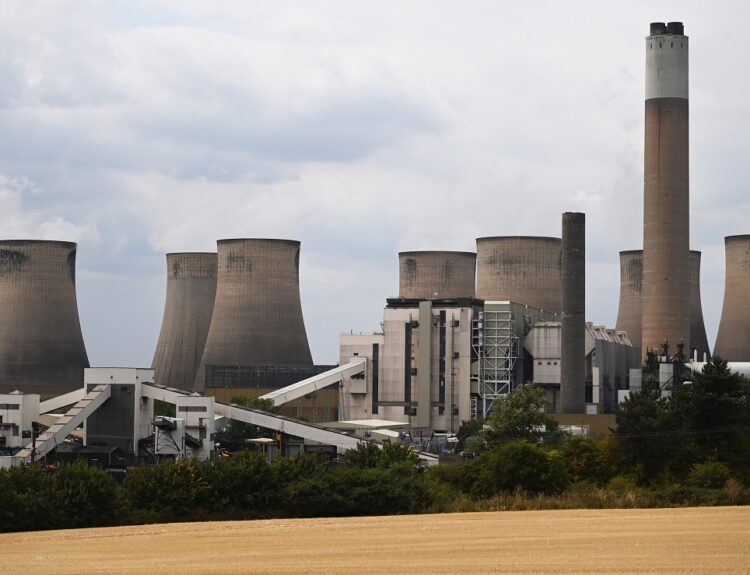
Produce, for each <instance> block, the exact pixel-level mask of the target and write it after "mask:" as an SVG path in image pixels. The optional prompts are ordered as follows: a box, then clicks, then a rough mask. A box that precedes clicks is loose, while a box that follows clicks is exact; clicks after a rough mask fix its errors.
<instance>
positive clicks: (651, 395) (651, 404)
mask: <svg viewBox="0 0 750 575" xmlns="http://www.w3.org/2000/svg"><path fill="white" fill-rule="evenodd" d="M616 421H617V429H616V431H615V436H616V438H617V455H618V465H619V467H620V469H621V471H623V472H624V473H634V474H635V475H636V477H637V478H638V480H639V481H640V482H641V483H646V482H648V481H651V480H654V479H656V477H658V476H659V475H660V474H661V473H662V472H663V471H664V470H665V468H666V466H667V464H668V463H669V460H670V457H671V454H672V452H673V451H674V450H675V443H676V441H677V435H676V433H675V431H676V429H675V427H676V426H675V421H674V418H673V417H672V414H671V412H670V403H669V400H668V399H666V398H663V397H662V396H661V391H660V390H659V388H658V387H657V386H653V385H647V384H645V383H644V386H643V388H642V389H641V390H640V391H635V392H631V393H630V395H629V397H628V398H627V399H625V401H623V402H622V404H620V407H619V409H618V410H617V413H616Z"/></svg>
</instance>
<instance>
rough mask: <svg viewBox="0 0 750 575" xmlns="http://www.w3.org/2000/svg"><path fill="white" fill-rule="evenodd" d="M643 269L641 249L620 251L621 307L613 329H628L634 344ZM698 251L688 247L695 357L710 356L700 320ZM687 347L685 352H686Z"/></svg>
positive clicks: (638, 333)
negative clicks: (696, 353)
mask: <svg viewBox="0 0 750 575" xmlns="http://www.w3.org/2000/svg"><path fill="white" fill-rule="evenodd" d="M642 271H643V251H642V250H630V251H625V252H620V309H619V311H618V313H617V326H616V329H618V330H623V331H626V332H627V333H628V337H629V339H630V341H631V343H633V345H636V346H637V345H638V344H639V342H640V341H641V321H642V320H641V277H642ZM700 276H701V252H699V251H695V250H691V251H690V286H689V292H690V293H689V299H690V304H689V314H690V353H691V354H692V350H693V349H696V350H697V351H698V358H699V359H700V360H702V358H703V354H704V353H705V354H707V355H709V356H710V350H709V348H708V338H707V337H706V328H705V325H704V323H703V308H702V306H701V285H700ZM687 351H688V350H687V348H686V352H687Z"/></svg>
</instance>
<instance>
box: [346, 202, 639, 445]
mask: <svg viewBox="0 0 750 575" xmlns="http://www.w3.org/2000/svg"><path fill="white" fill-rule="evenodd" d="M563 224H564V240H563V241H562V242H560V240H557V239H556V238H522V237H513V238H509V239H508V241H506V239H505V238H501V237H495V238H491V239H489V241H488V238H480V239H478V240H477V249H478V250H479V246H484V254H485V257H484V258H480V257H477V276H476V277H477V282H479V278H480V277H482V272H481V270H480V267H479V266H480V265H481V262H483V261H484V263H485V264H487V262H488V261H489V260H492V261H493V262H494V263H493V264H492V266H491V267H492V268H494V269H495V270H497V269H498V265H499V264H500V263H502V265H504V266H508V269H514V268H515V269H516V272H515V273H516V274H517V275H518V276H520V277H524V273H523V271H522V269H523V265H520V264H519V265H510V264H509V262H513V261H515V262H524V261H532V262H534V261H539V260H541V261H542V262H544V263H543V265H540V266H539V268H541V270H542V271H541V272H538V273H539V274H540V275H542V276H544V275H550V274H553V273H554V270H558V271H557V275H558V281H557V282H556V284H553V288H554V287H555V285H556V286H560V293H559V294H558V295H559V296H560V300H561V301H560V304H561V306H562V309H563V310H566V309H567V310H570V311H569V317H570V318H571V319H572V320H573V322H571V323H574V325H573V327H572V330H575V329H578V330H579V331H580V333H578V334H576V333H575V332H574V335H572V336H569V340H573V339H574V338H575V339H576V340H577V341H576V344H575V347H574V348H573V349H568V350H567V353H568V354H569V356H570V357H572V358H579V361H578V362H575V359H573V360H570V361H569V364H571V363H574V364H575V365H574V369H573V370H572V371H573V372H574V373H572V374H570V375H569V376H568V377H569V378H570V379H569V381H570V384H569V387H568V389H569V390H570V391H569V392H568V393H569V396H570V397H571V398H572V400H571V401H572V402H573V403H575V406H574V407H568V408H567V409H566V408H565V407H564V406H563V402H562V399H561V394H562V393H564V390H565V389H566V386H565V383H563V378H564V375H563V374H564V373H565V371H564V361H563V359H562V358H563V354H564V352H563V348H564V346H563V341H564V338H562V337H561V335H560V334H561V332H562V331H564V329H565V328H563V326H564V325H566V324H565V323H563V322H561V317H560V314H558V313H555V312H552V311H548V310H544V309H540V308H538V307H534V306H531V305H529V304H527V303H525V302H524V303H522V302H514V301H508V300H498V301H495V300H482V299H481V298H478V297H472V295H473V289H471V288H472V287H473V280H474V270H473V269H471V268H470V267H469V266H465V267H464V273H465V274H466V276H465V278H464V279H463V280H458V279H457V278H455V277H454V276H453V274H454V271H455V269H457V267H458V266H456V265H454V264H455V262H456V261H457V260H459V259H463V260H465V261H471V255H468V254H466V253H464V252H402V253H401V254H399V272H400V275H399V288H400V291H399V297H398V298H390V299H388V300H387V301H386V307H385V310H384V312H383V324H382V325H383V331H382V332H381V333H373V334H343V335H341V336H340V340H339V341H340V354H339V361H340V363H341V364H342V365H343V364H345V363H348V362H350V361H353V360H355V359H362V358H364V359H365V360H366V362H367V369H366V371H365V373H363V374H357V375H355V376H352V377H350V378H348V379H346V380H345V381H344V384H343V394H342V398H341V405H340V411H341V414H342V417H344V418H346V419H355V420H359V419H367V418H384V419H387V420H391V421H399V422H403V423H406V424H408V429H409V430H410V431H411V433H417V434H420V433H421V434H423V435H424V434H429V433H431V432H433V431H435V430H448V431H450V432H455V431H457V430H458V428H459V427H460V425H461V423H462V422H464V421H467V420H470V419H481V418H483V417H485V416H486V415H487V414H488V413H489V411H490V410H491V408H492V402H493V401H494V400H495V399H496V398H497V397H500V396H502V395H504V394H507V393H511V392H512V390H513V389H514V388H515V387H516V386H518V385H520V384H522V383H525V382H528V381H535V382H538V383H543V384H544V386H545V387H546V388H547V389H548V392H549V395H550V400H551V403H552V407H553V409H555V410H556V411H557V410H561V411H564V412H568V413H580V414H584V413H586V412H587V411H588V412H589V413H599V412H604V411H612V410H613V409H614V407H615V406H616V399H617V390H618V389H626V388H627V386H628V381H629V371H630V369H633V368H637V367H639V365H640V354H639V350H638V348H637V347H634V346H632V345H631V342H630V341H629V340H628V338H627V336H626V335H625V334H624V333H622V332H619V333H616V332H614V330H607V329H606V328H603V327H596V328H595V327H594V326H593V325H590V324H589V325H586V324H585V320H584V318H583V311H584V307H583V306H584V304H583V302H582V301H581V300H582V297H583V295H584V293H585V292H584V289H583V286H584V283H583V282H584V278H585V275H584V272H583V269H582V267H583V263H584V254H585V248H584V243H585V235H584V231H583V227H584V219H583V214H565V215H564V218H563ZM566 226H567V227H569V228H570V229H567V230H566V229H565V227H566ZM561 244H562V248H563V250H565V249H566V247H567V249H568V255H566V258H565V260H564V262H562V263H561V261H560V260H561V252H560V250H561ZM488 246H489V247H491V248H492V249H488ZM510 246H513V247H516V248H518V249H521V250H523V249H524V248H529V249H530V252H531V253H530V254H526V253H512V252H511V251H510V249H511V248H510ZM540 246H541V249H540ZM488 253H492V254H493V255H492V257H490V256H489V255H488ZM500 254H502V255H500ZM540 254H541V255H540ZM553 254H554V255H553ZM406 261H411V262H413V263H410V264H409V265H405V263H404V262H406ZM422 261H428V262H429V265H420V264H419V262H422ZM550 266H551V268H552V270H553V271H550ZM530 267H531V269H530V271H529V272H528V274H526V275H525V277H526V278H527V279H526V280H525V281H528V282H529V283H534V284H535V285H536V286H537V293H536V294H533V297H534V298H537V301H539V299H538V298H540V297H541V290H540V289H539V288H538V284H536V281H537V280H536V279H529V276H531V275H533V274H535V273H537V272H535V271H534V267H533V266H530ZM420 269H423V270H425V272H426V273H425V274H424V275H421V276H419V277H414V274H415V270H420ZM563 269H565V270H568V271H569V273H568V275H567V276H566V279H567V280H568V284H569V285H570V287H568V288H567V289H568V290H573V293H574V295H573V296H571V297H569V298H566V297H564V294H565V291H566V288H565V284H566V282H565V281H564V280H563V281H562V282H561V280H560V276H561V273H562V270H563ZM436 270H437V271H440V270H443V272H444V273H445V274H446V275H449V274H450V275H451V277H441V275H440V273H436ZM494 273H499V272H497V271H494V272H491V273H490V272H488V271H487V268H485V271H484V279H485V289H489V285H490V283H491V282H490V278H492V277H493V274H494ZM405 274H408V275H409V277H408V278H407V279H405V278H404V277H403V276H404V275H405ZM500 275H502V274H500ZM494 283H495V286H496V289H504V288H502V287H497V286H499V285H500V284H501V282H500V281H499V280H495V281H494ZM449 285H453V286H454V287H458V286H461V288H462V289H455V290H454V291H453V292H452V293H454V294H456V296H457V297H453V298H448V297H432V295H433V294H438V295H439V294H448V293H449V292H448V291H446V286H449ZM415 286H418V289H416V287H415ZM477 292H479V290H477ZM485 293H486V292H485ZM410 296H421V297H410ZM569 300H572V301H571V302H570V303H568V301H569ZM579 322H580V324H579ZM576 324H579V325H576ZM568 329H571V328H568ZM576 372H577V373H576ZM539 380H541V381H539ZM561 384H562V385H561ZM561 390H562V391H561ZM586 404H588V405H589V407H588V408H587V407H586Z"/></svg>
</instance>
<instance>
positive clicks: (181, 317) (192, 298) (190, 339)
mask: <svg viewBox="0 0 750 575" xmlns="http://www.w3.org/2000/svg"><path fill="white" fill-rule="evenodd" d="M216 259H217V257H216V254H215V253H177V254H167V298H166V301H165V304H164V319H163V320H162V324H161V333H160V334H159V342H158V343H157V344H156V353H155V354H154V361H153V362H152V364H151V367H152V368H153V369H154V372H155V380H156V383H158V384H159V385H166V386H167V387H176V388H179V389H185V390H191V389H192V388H193V382H194V381H195V375H196V373H197V372H198V367H199V366H200V362H201V358H202V357H203V348H204V347H205V345H206V337H208V328H209V326H210V325H211V314H212V313H213V309H214V298H215V297H216Z"/></svg>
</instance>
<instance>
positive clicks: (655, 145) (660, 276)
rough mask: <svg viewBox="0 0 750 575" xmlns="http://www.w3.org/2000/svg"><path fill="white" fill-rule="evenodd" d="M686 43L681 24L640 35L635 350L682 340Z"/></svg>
mask: <svg viewBox="0 0 750 575" xmlns="http://www.w3.org/2000/svg"><path fill="white" fill-rule="evenodd" d="M688 172H689V164H688V38H687V36H685V35H684V28H683V25H682V23H681V22H669V23H668V24H664V23H662V22H656V23H653V24H651V34H650V35H649V36H648V37H647V38H646V131H645V166H644V194H643V200H644V201H643V287H642V313H643V322H642V326H643V333H642V345H641V352H642V353H643V355H644V356H645V354H646V352H647V351H648V350H649V349H650V348H654V349H658V348H659V346H660V345H661V344H662V343H663V342H664V341H665V340H667V341H668V342H669V344H670V345H671V346H672V349H676V346H677V344H679V343H680V342H684V343H685V344H686V345H688V344H689V341H690V318H689V297H690V289H689V286H690V263H689V251H690V247H689V231H690V222H689V218H690V216H689V173H688Z"/></svg>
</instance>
